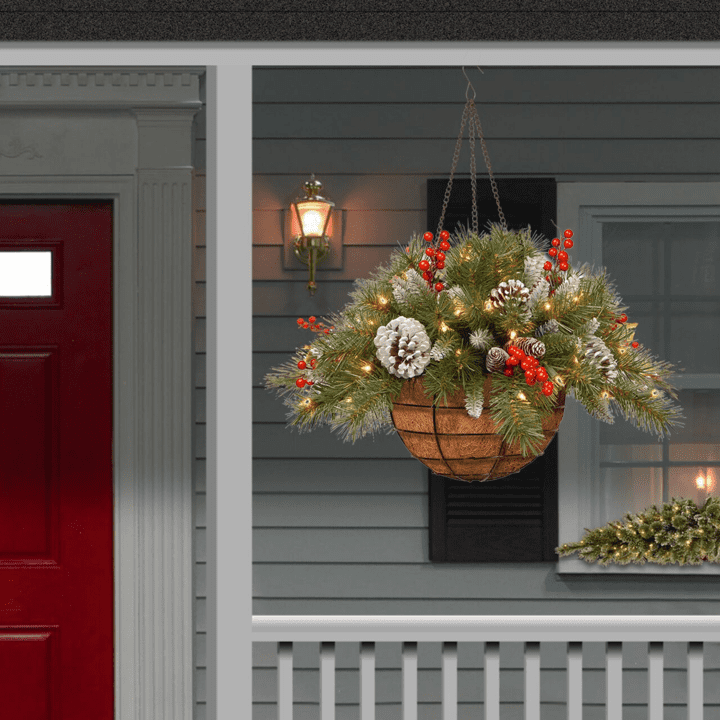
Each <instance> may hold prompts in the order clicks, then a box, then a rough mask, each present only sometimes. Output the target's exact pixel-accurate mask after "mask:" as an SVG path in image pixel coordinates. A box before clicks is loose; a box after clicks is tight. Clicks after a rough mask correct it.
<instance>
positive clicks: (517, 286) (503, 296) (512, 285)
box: [490, 280, 530, 308]
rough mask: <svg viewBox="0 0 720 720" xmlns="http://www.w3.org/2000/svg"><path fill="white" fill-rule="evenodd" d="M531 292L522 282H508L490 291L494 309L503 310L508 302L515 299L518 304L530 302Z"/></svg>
mask: <svg viewBox="0 0 720 720" xmlns="http://www.w3.org/2000/svg"><path fill="white" fill-rule="evenodd" d="M529 297H530V291H529V290H528V289H527V288H526V287H525V285H524V283H522V282H520V280H508V281H507V282H501V283H500V284H499V285H498V286H497V287H496V288H494V289H493V290H491V291H490V304H491V305H492V306H493V307H494V308H501V307H503V306H504V305H505V303H506V302H507V301H508V300H511V299H512V298H515V299H516V300H518V302H521V303H524V302H527V301H528V298H529Z"/></svg>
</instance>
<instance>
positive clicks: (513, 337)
mask: <svg viewBox="0 0 720 720" xmlns="http://www.w3.org/2000/svg"><path fill="white" fill-rule="evenodd" d="M516 337H517V333H516V332H515V331H514V330H511V331H510V339H511V340H514V339H515V338H516Z"/></svg>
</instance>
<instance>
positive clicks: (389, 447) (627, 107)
mask: <svg viewBox="0 0 720 720" xmlns="http://www.w3.org/2000/svg"><path fill="white" fill-rule="evenodd" d="M467 72H468V73H469V74H470V75H471V78H472V81H473V84H474V86H475V88H476V90H477V91H478V97H477V102H478V111H479V114H480V117H481V121H482V123H483V129H484V131H485V133H486V136H487V139H488V150H489V153H490V157H491V161H492V165H493V170H494V172H495V174H496V176H497V177H503V176H544V177H546V176H549V177H554V178H556V180H557V181H558V182H574V181H577V182H580V181H585V182H588V181H593V182H603V181H607V182H620V181H625V182H643V181H645V182H647V181H653V182H662V181H666V182H669V181H673V182H699V181H717V180H718V179H720V175H718V164H717V158H718V157H720V129H719V127H720V126H718V124H717V122H716V117H717V111H718V107H719V105H718V103H720V90H718V88H719V87H720V85H719V84H718V80H720V70H719V69H717V68H587V69H584V68H548V69H544V68H486V69H485V74H484V75H482V76H480V75H479V74H478V73H477V71H475V70H474V69H473V68H470V69H468V70H467ZM465 86H466V83H465V80H464V78H463V76H462V73H461V72H460V70H459V68H323V67H317V68H257V69H255V71H254V77H253V93H254V130H253V132H254V146H253V172H254V198H253V208H254V215H253V220H254V228H253V293H254V295H253V315H254V318H253V336H252V341H253V400H254V403H253V421H254V424H253V455H254V466H253V500H254V504H253V523H254V542H253V557H254V576H253V583H254V584H253V595H254V608H253V611H254V613H255V614H259V615H262V614H288V615H293V614H311V615H315V614H318V615H325V614H328V615H333V614H338V615H342V614H399V615H413V614H442V615H455V614H478V613H479V614H566V613H567V614H636V613H638V612H641V613H646V614H704V613H715V612H717V608H718V601H719V600H720V588H719V587H718V585H717V583H715V582H714V581H713V580H712V579H711V578H702V577H684V576H677V577H664V576H662V575H660V576H654V577H642V578H639V577H637V576H622V577H609V576H602V577H597V576H595V577H588V576H578V577H568V576H559V575H558V574H557V573H556V566H555V563H544V564H543V563H540V564H513V565H509V564H508V565H502V564H489V565H470V564H465V565H432V564H430V563H429V562H428V548H427V543H428V535H427V533H428V529H427V528H428V508H427V480H426V472H425V470H424V468H423V466H421V465H420V464H419V463H417V462H416V461H414V460H413V459H411V458H410V457H409V454H408V453H407V451H406V450H405V448H404V446H403V445H402V444H401V442H400V440H399V439H398V438H397V437H395V436H394V435H391V436H379V437H377V438H375V439H372V438H370V439H365V440H363V441H359V442H358V443H356V444H355V445H349V444H344V443H342V442H341V441H339V440H338V439H336V438H335V437H334V436H332V435H331V434H330V433H329V432H327V431H325V430H320V431H316V432H313V433H311V434H303V435H300V434H298V433H297V432H295V431H292V430H289V429H286V428H285V427H284V419H285V409H284V406H283V404H282V401H281V400H279V399H277V398H275V397H274V396H271V395H270V394H269V393H268V392H267V391H266V390H264V389H263V388H262V378H263V376H264V374H265V373H266V372H267V370H268V369H269V368H270V367H272V366H273V365H275V364H277V363H278V362H280V361H282V360H284V359H286V358H287V356H288V354H289V353H291V352H292V351H293V350H294V348H295V347H296V346H297V345H299V344H301V343H302V342H303V340H304V337H305V336H304V332H307V331H302V330H298V329H297V325H296V323H295V318H296V317H298V316H305V317H307V316H308V315H311V314H313V315H317V316H322V315H324V314H326V313H328V312H330V311H334V310H337V309H339V308H340V307H342V305H344V303H345V302H346V300H347V293H348V290H350V288H351V286H352V283H351V281H352V280H353V279H354V278H357V277H364V276H366V275H367V273H368V272H369V271H370V270H372V269H373V268H375V267H376V266H377V265H378V264H379V263H381V262H383V261H384V260H385V259H386V258H387V257H388V255H389V252H390V250H391V249H392V248H393V247H396V246H397V243H404V242H405V241H406V240H407V238H408V237H409V235H410V234H411V233H412V232H422V231H424V230H425V229H427V228H425V208H426V200H425V193H426V180H427V178H428V177H447V174H448V173H449V170H450V164H451V160H452V154H453V147H454V144H455V139H456V137H457V131H458V129H459V125H460V116H461V112H462V106H463V103H464V97H465ZM467 152H468V150H467V140H466V141H465V143H464V144H463V152H462V154H461V161H460V164H459V168H458V169H459V171H462V172H467V171H468V168H469V163H468V159H467V158H468V155H467ZM478 163H479V165H478V172H479V173H480V172H481V171H482V170H483V166H482V156H481V154H480V153H479V152H478ZM310 172H314V173H315V174H316V175H317V176H318V177H319V178H320V180H321V181H322V182H323V183H324V188H325V191H326V193H327V195H328V196H329V197H330V198H331V199H332V200H334V201H335V203H336V205H337V207H339V208H342V209H343V210H344V214H345V231H344V246H345V250H344V253H345V259H344V266H343V269H342V270H337V271H333V270H322V269H321V270H320V271H319V289H318V292H317V294H316V295H315V297H312V298H311V297H310V296H309V295H308V293H307V290H306V289H305V284H306V282H307V280H306V274H305V273H304V272H293V271H286V270H283V269H282V260H281V258H282V227H281V210H282V209H283V208H285V207H286V206H287V204H288V203H289V201H290V200H291V199H292V198H293V197H294V196H296V195H297V194H298V192H299V191H300V188H301V185H302V183H303V182H304V181H305V180H306V179H307V177H308V176H309V173H310ZM501 200H502V198H501ZM482 222H483V223H484V221H482ZM579 241H580V239H579ZM561 461H562V459H561Z"/></svg>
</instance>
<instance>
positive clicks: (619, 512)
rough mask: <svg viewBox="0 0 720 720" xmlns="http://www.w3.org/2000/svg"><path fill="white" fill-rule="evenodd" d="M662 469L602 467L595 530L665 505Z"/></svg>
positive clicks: (594, 515)
mask: <svg viewBox="0 0 720 720" xmlns="http://www.w3.org/2000/svg"><path fill="white" fill-rule="evenodd" d="M662 488H663V480H662V469H661V468H608V467H604V468H600V487H599V488H598V495H597V501H596V503H594V507H593V509H592V516H593V527H596V526H600V525H604V524H605V523H607V522H610V521H611V520H620V519H621V518H622V517H623V516H624V515H625V513H634V512H640V511H641V510H644V509H645V508H646V507H649V506H650V505H654V504H656V503H660V502H662Z"/></svg>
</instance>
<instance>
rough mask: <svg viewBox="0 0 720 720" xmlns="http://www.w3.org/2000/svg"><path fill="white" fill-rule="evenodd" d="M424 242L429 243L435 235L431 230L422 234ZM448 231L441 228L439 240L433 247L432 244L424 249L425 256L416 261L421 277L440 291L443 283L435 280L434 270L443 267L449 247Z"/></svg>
mask: <svg viewBox="0 0 720 720" xmlns="http://www.w3.org/2000/svg"><path fill="white" fill-rule="evenodd" d="M423 239H424V240H425V242H428V243H431V242H432V241H433V240H434V239H435V236H434V235H433V234H432V233H431V232H426V233H425V234H424V235H423ZM449 239H450V233H449V232H448V231H447V230H443V231H442V232H441V233H440V242H439V243H438V245H437V246H436V247H435V246H433V245H430V246H428V247H427V248H426V249H425V255H426V256H427V258H424V259H422V260H421V261H420V262H419V263H418V269H419V270H421V271H422V276H423V278H424V279H425V280H426V281H427V284H428V285H429V286H430V287H432V288H435V290H436V291H437V292H440V291H441V290H442V289H443V288H444V287H445V285H444V284H443V283H442V282H441V281H440V280H436V277H435V272H436V271H437V270H442V269H443V268H444V267H445V253H446V252H447V251H448V250H449V249H450V243H449V242H448V240H449Z"/></svg>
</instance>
